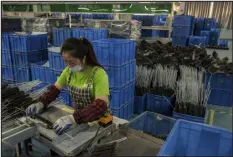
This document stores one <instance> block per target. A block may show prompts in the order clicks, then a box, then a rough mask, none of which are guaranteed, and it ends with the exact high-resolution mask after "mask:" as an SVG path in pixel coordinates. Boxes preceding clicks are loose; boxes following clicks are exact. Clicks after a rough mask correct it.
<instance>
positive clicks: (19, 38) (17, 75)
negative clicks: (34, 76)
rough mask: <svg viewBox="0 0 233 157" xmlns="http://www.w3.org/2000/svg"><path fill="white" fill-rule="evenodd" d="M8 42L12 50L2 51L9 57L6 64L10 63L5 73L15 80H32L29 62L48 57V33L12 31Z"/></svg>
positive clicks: (4, 69)
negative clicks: (17, 32) (14, 32)
mask: <svg viewBox="0 0 233 157" xmlns="http://www.w3.org/2000/svg"><path fill="white" fill-rule="evenodd" d="M8 42H9V47H10V50H6V51H4V52H2V53H3V56H4V57H5V58H7V60H5V61H4V62H5V63H4V64H8V66H10V67H6V68H5V67H3V71H4V74H7V75H8V76H10V77H9V79H13V80H14V81H15V82H25V81H30V80H31V71H30V65H29V64H30V63H35V62H39V61H42V60H45V59H46V58H48V52H47V43H48V36H47V34H31V33H28V34H13V33H11V34H9V36H8ZM7 72H8V73H7ZM4 74H3V75H4ZM11 74H12V75H11Z"/></svg>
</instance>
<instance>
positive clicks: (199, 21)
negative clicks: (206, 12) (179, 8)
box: [194, 18, 205, 36]
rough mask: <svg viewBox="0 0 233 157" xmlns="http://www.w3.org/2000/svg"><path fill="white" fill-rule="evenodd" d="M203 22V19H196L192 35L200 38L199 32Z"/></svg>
mask: <svg viewBox="0 0 233 157" xmlns="http://www.w3.org/2000/svg"><path fill="white" fill-rule="evenodd" d="M204 20H205V18H196V19H195V24H194V35H196V36H200V35H201V31H202V30H203V29H204Z"/></svg>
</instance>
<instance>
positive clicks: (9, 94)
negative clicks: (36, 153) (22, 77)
mask: <svg viewBox="0 0 233 157" xmlns="http://www.w3.org/2000/svg"><path fill="white" fill-rule="evenodd" d="M40 83H41V82H40V81H38V80H36V81H31V82H24V83H19V84H2V86H1V90H2V114H1V118H2V125H3V126H4V124H7V123H9V122H10V121H14V120H15V119H16V118H19V117H22V116H23V115H24V114H25V112H24V111H25V109H26V108H27V107H28V106H29V105H31V104H32V103H34V102H35V101H36V100H37V99H38V98H39V96H41V94H43V92H44V90H46V87H45V88H44V89H40V90H38V91H35V92H32V89H33V88H34V87H36V86H38V85H39V84H40Z"/></svg>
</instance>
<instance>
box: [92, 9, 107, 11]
mask: <svg viewBox="0 0 233 157" xmlns="http://www.w3.org/2000/svg"><path fill="white" fill-rule="evenodd" d="M92 11H108V9H97V10H92Z"/></svg>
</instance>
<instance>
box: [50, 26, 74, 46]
mask: <svg viewBox="0 0 233 157" xmlns="http://www.w3.org/2000/svg"><path fill="white" fill-rule="evenodd" d="M71 32H72V31H71V29H70V28H53V45H54V46H61V45H62V43H63V42H64V41H65V40H66V39H68V38H71Z"/></svg>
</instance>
